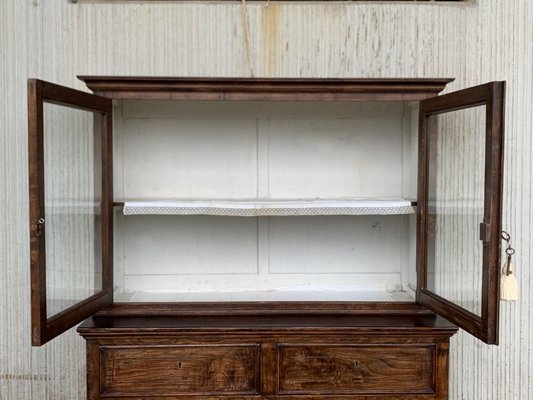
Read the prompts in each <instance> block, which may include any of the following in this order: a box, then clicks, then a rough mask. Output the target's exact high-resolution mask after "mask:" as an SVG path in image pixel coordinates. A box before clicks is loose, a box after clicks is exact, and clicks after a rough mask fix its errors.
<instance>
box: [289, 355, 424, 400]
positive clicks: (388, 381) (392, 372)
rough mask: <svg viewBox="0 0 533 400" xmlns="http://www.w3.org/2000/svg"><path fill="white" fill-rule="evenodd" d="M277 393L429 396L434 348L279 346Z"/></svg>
mask: <svg viewBox="0 0 533 400" xmlns="http://www.w3.org/2000/svg"><path fill="white" fill-rule="evenodd" d="M279 359H280V361H279V362H280V372H279V373H280V377H279V379H280V393H283V394H300V395H301V394H317V393H320V394H323V395H333V394H349V393H352V394H363V393H369V394H377V393H382V394H386V393H390V394H391V393H394V394H412V393H421V394H422V393H433V392H434V386H433V363H434V347H433V346H421V347H411V346H408V347H401V346H394V347H391V346H365V345H359V346H330V345H325V346H282V347H280V355H279Z"/></svg>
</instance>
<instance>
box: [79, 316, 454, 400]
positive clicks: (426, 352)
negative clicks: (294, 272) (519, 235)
mask: <svg viewBox="0 0 533 400" xmlns="http://www.w3.org/2000/svg"><path fill="white" fill-rule="evenodd" d="M208 325H209V324H207V326H208ZM154 326H155V325H154ZM454 329H455V328H453V327H448V329H443V328H441V329H440V331H439V330H436V329H434V330H433V331H431V330H429V332H428V328H427V326H423V327H420V328H416V327H413V328H412V329H408V332H406V329H405V327H394V326H389V327H386V328H385V327H374V328H369V327H351V328H346V327H345V326H343V327H340V326H339V327H334V326H332V327H330V328H327V329H325V328H321V329H314V330H313V332H309V331H308V330H306V329H288V328H287V327H286V328H284V329H281V330H280V329H278V328H275V327H270V328H267V327H263V328H261V329H259V328H257V327H255V328H254V327H251V328H250V329H245V328H241V329H231V330H229V331H226V332H225V333H222V332H220V331H219V332H217V329H214V330H212V331H211V332H198V330H193V329H190V330H187V329H172V328H167V329H166V330H165V331H157V329H154V328H144V329H143V328H136V329H133V328H124V329H109V330H106V329H95V328H94V327H84V325H82V326H81V327H80V328H79V330H80V333H81V334H82V335H83V336H85V338H86V340H87V372H88V374H87V380H88V381H87V382H88V398H89V400H97V399H190V398H198V399H317V400H318V399H354V400H355V399H357V400H359V399H360V400H363V399H364V400H371V399H372V400H374V399H397V400H399V399H447V398H448V347H449V337H450V336H451V334H453V332H454ZM417 330H418V332H417ZM195 331H196V332H195Z"/></svg>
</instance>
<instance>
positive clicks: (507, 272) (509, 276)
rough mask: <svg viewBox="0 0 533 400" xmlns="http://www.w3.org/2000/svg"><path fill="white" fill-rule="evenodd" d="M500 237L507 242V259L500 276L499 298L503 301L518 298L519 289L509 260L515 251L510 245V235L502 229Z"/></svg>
mask: <svg viewBox="0 0 533 400" xmlns="http://www.w3.org/2000/svg"><path fill="white" fill-rule="evenodd" d="M502 239H503V240H505V241H506V242H507V245H506V248H505V254H507V259H506V260H505V262H504V264H503V268H502V275H501V277H500V299H501V300H505V301H516V300H518V299H519V298H520V291H519V289H518V282H517V280H516V275H515V273H514V266H513V263H512V260H511V259H512V256H513V254H514V253H515V249H513V248H512V247H511V235H509V233H507V232H505V231H502Z"/></svg>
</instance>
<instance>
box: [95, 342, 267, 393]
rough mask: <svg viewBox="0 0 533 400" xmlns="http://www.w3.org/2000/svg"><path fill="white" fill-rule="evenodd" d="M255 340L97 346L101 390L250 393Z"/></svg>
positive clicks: (254, 380)
mask: <svg viewBox="0 0 533 400" xmlns="http://www.w3.org/2000/svg"><path fill="white" fill-rule="evenodd" d="M259 348H260V347H259V345H257V346H256V345H224V346H216V345H212V346H211V345H206V346H204V345H201V346H124V347H101V348H100V362H101V366H100V367H101V381H100V382H101V387H100V393H101V394H102V395H104V396H118V395H121V396H127V395H135V396H143V397H156V396H174V395H180V394H192V393H194V394H197V395H202V394H205V395H207V394H211V395H217V394H253V393H257V385H258V383H259V359H260V357H259Z"/></svg>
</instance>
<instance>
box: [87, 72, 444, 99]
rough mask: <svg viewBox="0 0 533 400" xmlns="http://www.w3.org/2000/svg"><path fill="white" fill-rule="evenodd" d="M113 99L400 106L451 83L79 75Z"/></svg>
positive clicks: (425, 96) (432, 79) (401, 80)
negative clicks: (385, 103) (382, 103)
mask: <svg viewBox="0 0 533 400" xmlns="http://www.w3.org/2000/svg"><path fill="white" fill-rule="evenodd" d="M78 78H79V79H81V80H82V81H84V82H85V84H86V85H87V87H88V88H89V89H90V90H92V91H93V92H94V93H96V94H99V95H101V96H104V97H109V98H113V99H146V100H148V99H152V100H242V101H246V100H248V101H249V100H269V101H276V100H277V101H293V100H298V101H371V100H374V101H398V100H423V99H426V98H429V97H433V96H436V95H437V94H438V93H439V92H441V91H442V90H444V88H445V87H446V85H447V84H448V83H450V82H452V81H453V80H454V79H451V78H362V79H343V78H190V77H135V76H78Z"/></svg>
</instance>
